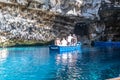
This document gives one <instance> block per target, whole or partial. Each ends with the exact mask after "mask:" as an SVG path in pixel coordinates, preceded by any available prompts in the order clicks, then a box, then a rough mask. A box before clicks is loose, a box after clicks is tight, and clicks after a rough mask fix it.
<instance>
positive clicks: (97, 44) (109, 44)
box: [94, 41, 120, 47]
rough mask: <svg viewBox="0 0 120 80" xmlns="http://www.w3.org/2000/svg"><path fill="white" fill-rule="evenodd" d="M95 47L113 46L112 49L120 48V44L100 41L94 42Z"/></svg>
mask: <svg viewBox="0 0 120 80" xmlns="http://www.w3.org/2000/svg"><path fill="white" fill-rule="evenodd" d="M94 45H95V46H111V47H120V42H103V41H98V42H94Z"/></svg>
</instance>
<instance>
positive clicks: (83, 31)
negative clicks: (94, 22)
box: [74, 22, 89, 39]
mask: <svg viewBox="0 0 120 80" xmlns="http://www.w3.org/2000/svg"><path fill="white" fill-rule="evenodd" d="M74 33H75V34H76V35H77V36H78V39H79V38H81V37H84V36H85V37H88V35H89V27H88V24H87V23H85V22H79V23H76V24H75V28H74Z"/></svg>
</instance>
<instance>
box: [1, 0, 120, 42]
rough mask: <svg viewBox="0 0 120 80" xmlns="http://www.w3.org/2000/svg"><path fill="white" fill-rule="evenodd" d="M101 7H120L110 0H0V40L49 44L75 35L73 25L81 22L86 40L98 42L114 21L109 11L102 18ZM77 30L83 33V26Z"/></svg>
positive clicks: (116, 2) (102, 11) (117, 2)
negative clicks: (33, 41) (54, 40)
mask: <svg viewBox="0 0 120 80" xmlns="http://www.w3.org/2000/svg"><path fill="white" fill-rule="evenodd" d="M103 3H105V4H107V5H108V4H111V5H113V6H114V7H119V1H113V0H0V35H1V36H0V38H1V39H5V40H3V41H5V42H6V40H7V41H9V40H14V39H15V40H27V41H29V40H35V41H51V40H53V39H54V38H55V37H59V36H66V35H67V34H69V33H70V32H74V29H75V25H76V24H77V23H81V22H82V23H85V24H87V26H88V28H87V29H88V34H87V35H86V34H85V36H87V38H88V39H91V40H92V39H100V38H101V36H105V35H106V33H105V31H106V26H108V24H109V23H108V22H109V20H112V19H113V18H110V19H109V14H108V13H109V11H108V12H107V13H105V14H104V12H105V10H106V9H105V7H104V6H105V5H104V6H103ZM101 6H103V7H104V9H102V8H101ZM108 7H109V5H108ZM117 10H118V9H117ZM115 11H116V10H115ZM115 11H113V12H114V13H116V12H115ZM117 12H118V13H119V10H118V11H117ZM107 16H108V17H107ZM118 16H119V15H118ZM118 16H117V17H116V18H118ZM107 19H108V20H107ZM117 21H119V20H117ZM117 21H116V23H117ZM117 26H119V25H117ZM78 27H82V28H81V30H82V31H84V26H82V24H80V25H79V26H78ZM77 31H78V32H77V33H80V29H78V30H77ZM84 33H85V32H84ZM80 34H82V33H80ZM83 37H84V36H83ZM3 41H2V42H3Z"/></svg>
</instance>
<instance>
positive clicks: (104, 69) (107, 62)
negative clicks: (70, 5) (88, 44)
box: [0, 47, 120, 80]
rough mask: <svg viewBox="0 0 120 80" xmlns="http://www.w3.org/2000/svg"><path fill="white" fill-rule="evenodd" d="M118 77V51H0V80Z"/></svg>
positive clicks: (82, 79) (119, 74)
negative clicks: (60, 52)
mask: <svg viewBox="0 0 120 80" xmlns="http://www.w3.org/2000/svg"><path fill="white" fill-rule="evenodd" d="M118 76H120V48H83V49H82V50H81V52H79V53H78V52H71V53H62V54H59V53H49V49H48V47H23V48H22V47H21V48H19V47H16V48H15V47H14V48H3V49H0V80H105V79H107V78H113V77H118Z"/></svg>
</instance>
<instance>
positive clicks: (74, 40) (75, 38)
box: [71, 34, 77, 46]
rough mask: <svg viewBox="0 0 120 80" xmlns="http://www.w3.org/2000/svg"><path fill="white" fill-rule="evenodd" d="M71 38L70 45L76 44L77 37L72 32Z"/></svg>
mask: <svg viewBox="0 0 120 80" xmlns="http://www.w3.org/2000/svg"><path fill="white" fill-rule="evenodd" d="M72 37H73V38H72V40H71V42H72V45H74V46H75V45H76V44H77V37H76V35H75V34H73V36H72Z"/></svg>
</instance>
